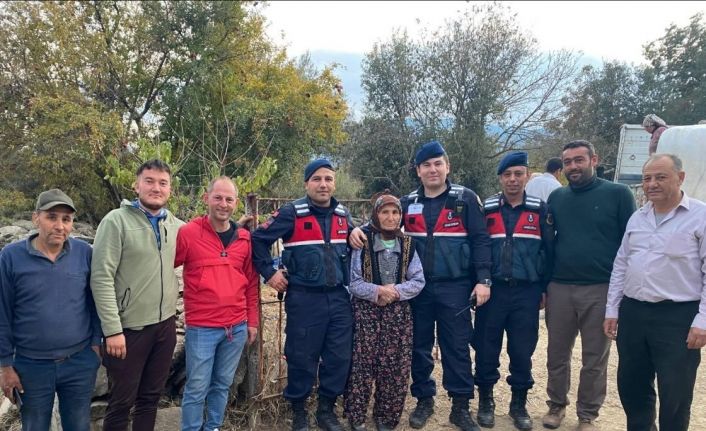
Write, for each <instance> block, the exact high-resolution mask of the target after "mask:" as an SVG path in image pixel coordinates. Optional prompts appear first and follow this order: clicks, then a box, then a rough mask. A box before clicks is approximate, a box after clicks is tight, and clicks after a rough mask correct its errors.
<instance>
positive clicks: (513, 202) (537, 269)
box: [473, 152, 553, 430]
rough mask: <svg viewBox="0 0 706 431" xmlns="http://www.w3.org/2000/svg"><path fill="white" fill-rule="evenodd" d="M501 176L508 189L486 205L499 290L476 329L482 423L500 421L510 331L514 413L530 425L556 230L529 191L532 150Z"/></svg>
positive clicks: (514, 156)
mask: <svg viewBox="0 0 706 431" xmlns="http://www.w3.org/2000/svg"><path fill="white" fill-rule="evenodd" d="M498 178H499V180H500V185H501V186H502V192H501V193H498V194H496V195H494V196H491V197H490V198H488V199H486V201H485V203H484V205H483V206H484V210H485V218H486V223H487V226H488V234H489V235H490V238H491V242H492V249H493V267H492V286H493V295H492V296H491V297H490V300H489V301H488V302H487V304H486V305H485V306H484V307H481V308H479V309H478V310H477V311H476V318H475V324H476V327H475V333H474V334H473V349H474V350H475V351H476V373H475V384H476V385H477V386H478V393H479V402H478V423H479V424H480V425H481V426H483V427H489V428H492V427H493V426H494V424H495V416H494V414H495V402H494V400H493V385H495V383H497V381H498V379H499V378H500V373H499V372H498V367H499V366H500V360H499V359H500V350H501V349H502V344H503V331H504V332H506V333H507V353H508V355H509V356H510V375H509V376H508V377H507V383H508V384H509V385H510V387H511V388H512V400H511V401H510V417H512V419H513V421H514V424H515V427H516V428H518V429H521V430H529V429H532V419H531V418H530V416H529V414H528V413H527V409H526V402H527V390H528V389H530V388H531V387H532V385H533V384H534V380H533V379H532V354H533V353H534V349H535V347H536V345H537V338H538V334H539V310H540V308H543V307H544V300H543V299H544V293H543V292H544V291H545V289H546V284H547V282H548V276H549V271H548V269H549V262H550V260H551V244H552V241H551V238H553V232H552V226H551V225H549V224H548V223H547V208H546V204H545V203H544V202H543V201H542V200H541V199H540V198H538V197H533V196H528V195H527V194H525V191H524V190H525V185H526V184H527V181H528V179H529V172H528V167H527V153H525V152H513V153H509V154H507V155H506V156H505V157H503V159H502V160H501V161H500V164H499V165H498Z"/></svg>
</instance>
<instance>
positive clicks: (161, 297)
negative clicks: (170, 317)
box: [157, 223, 167, 322]
mask: <svg viewBox="0 0 706 431" xmlns="http://www.w3.org/2000/svg"><path fill="white" fill-rule="evenodd" d="M162 224H163V223H162ZM164 243H165V244H166V243H167V227H166V226H164ZM157 248H158V249H159V285H160V286H161V288H162V289H161V291H160V294H159V321H160V322H161V321H162V302H163V301H164V263H163V262H162V244H161V241H159V242H158V244H157Z"/></svg>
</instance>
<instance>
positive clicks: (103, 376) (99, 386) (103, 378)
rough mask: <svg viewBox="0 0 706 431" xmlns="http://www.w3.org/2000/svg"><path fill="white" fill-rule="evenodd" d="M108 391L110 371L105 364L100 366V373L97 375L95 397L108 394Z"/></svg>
mask: <svg viewBox="0 0 706 431" xmlns="http://www.w3.org/2000/svg"><path fill="white" fill-rule="evenodd" d="M107 393H108V373H107V372H106V370H105V367H104V366H102V365H101V366H100V368H98V375H97V376H96V385H95V386H94V387H93V398H98V397H102V396H104V395H106V394H107Z"/></svg>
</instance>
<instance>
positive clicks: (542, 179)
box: [525, 172, 561, 202]
mask: <svg viewBox="0 0 706 431" xmlns="http://www.w3.org/2000/svg"><path fill="white" fill-rule="evenodd" d="M559 187H561V183H560V182H559V181H557V179H556V178H555V177H554V175H552V174H550V173H549V172H545V173H543V174H542V175H540V176H538V177H535V178H532V179H531V180H529V181H528V182H527V186H526V187H525V192H526V193H527V194H528V195H530V196H534V197H537V198H540V199H541V200H543V201H544V202H546V201H547V199H548V198H549V195H550V194H551V192H553V191H554V189H558V188H559Z"/></svg>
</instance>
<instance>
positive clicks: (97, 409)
mask: <svg viewBox="0 0 706 431" xmlns="http://www.w3.org/2000/svg"><path fill="white" fill-rule="evenodd" d="M107 409H108V401H105V400H98V401H93V402H92V403H91V421H95V420H98V419H102V418H103V417H104V416H105V411H106V410H107Z"/></svg>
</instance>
